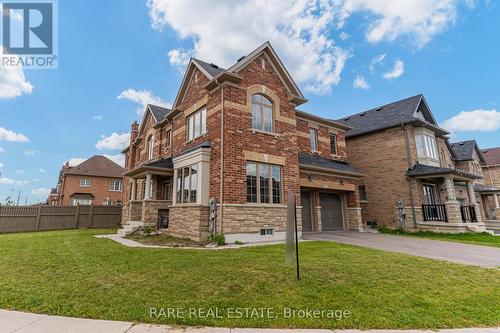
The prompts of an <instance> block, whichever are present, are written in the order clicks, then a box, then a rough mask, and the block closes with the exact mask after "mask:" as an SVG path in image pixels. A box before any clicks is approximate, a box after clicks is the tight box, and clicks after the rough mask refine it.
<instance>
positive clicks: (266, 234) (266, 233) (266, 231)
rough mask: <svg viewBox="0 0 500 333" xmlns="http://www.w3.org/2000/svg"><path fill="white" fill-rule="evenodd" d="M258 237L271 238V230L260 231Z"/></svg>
mask: <svg viewBox="0 0 500 333" xmlns="http://www.w3.org/2000/svg"><path fill="white" fill-rule="evenodd" d="M260 235H261V236H272V235H273V229H272V228H267V229H260Z"/></svg>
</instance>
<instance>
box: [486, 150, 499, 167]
mask: <svg viewBox="0 0 500 333" xmlns="http://www.w3.org/2000/svg"><path fill="white" fill-rule="evenodd" d="M483 156H484V159H485V160H486V164H488V165H496V164H500V147H496V148H488V149H483Z"/></svg>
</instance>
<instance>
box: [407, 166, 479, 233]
mask: <svg viewBox="0 0 500 333" xmlns="http://www.w3.org/2000/svg"><path fill="white" fill-rule="evenodd" d="M407 176H409V177H410V178H412V179H414V180H415V185H416V186H415V187H416V189H417V192H418V193H416V195H415V201H416V202H415V206H416V207H415V210H416V214H415V215H416V222H417V226H416V227H417V228H418V229H419V230H429V231H436V232H470V231H474V232H482V231H485V226H484V222H483V220H482V217H481V211H480V205H479V203H478V198H477V197H476V192H475V189H474V181H476V180H477V179H479V178H481V176H479V175H475V174H471V173H467V172H463V171H461V170H457V169H449V168H441V167H434V166H428V165H421V164H417V165H416V166H415V167H414V168H413V169H411V170H409V171H408V172H407ZM419 208H420V209H419Z"/></svg>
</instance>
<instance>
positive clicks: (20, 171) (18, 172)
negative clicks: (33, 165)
mask: <svg viewBox="0 0 500 333" xmlns="http://www.w3.org/2000/svg"><path fill="white" fill-rule="evenodd" d="M14 173H15V174H16V175H24V174H25V173H26V172H24V170H21V169H17V170H16V171H14Z"/></svg>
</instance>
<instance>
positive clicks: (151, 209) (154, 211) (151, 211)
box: [141, 200, 168, 225]
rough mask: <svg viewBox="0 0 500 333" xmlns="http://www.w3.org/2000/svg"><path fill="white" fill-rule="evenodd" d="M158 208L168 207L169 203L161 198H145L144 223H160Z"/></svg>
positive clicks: (143, 207)
mask: <svg viewBox="0 0 500 333" xmlns="http://www.w3.org/2000/svg"><path fill="white" fill-rule="evenodd" d="M158 209H168V203H167V202H165V201H160V200H144V201H143V202H142V216H141V221H142V223H144V224H145V225H156V223H158Z"/></svg>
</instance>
